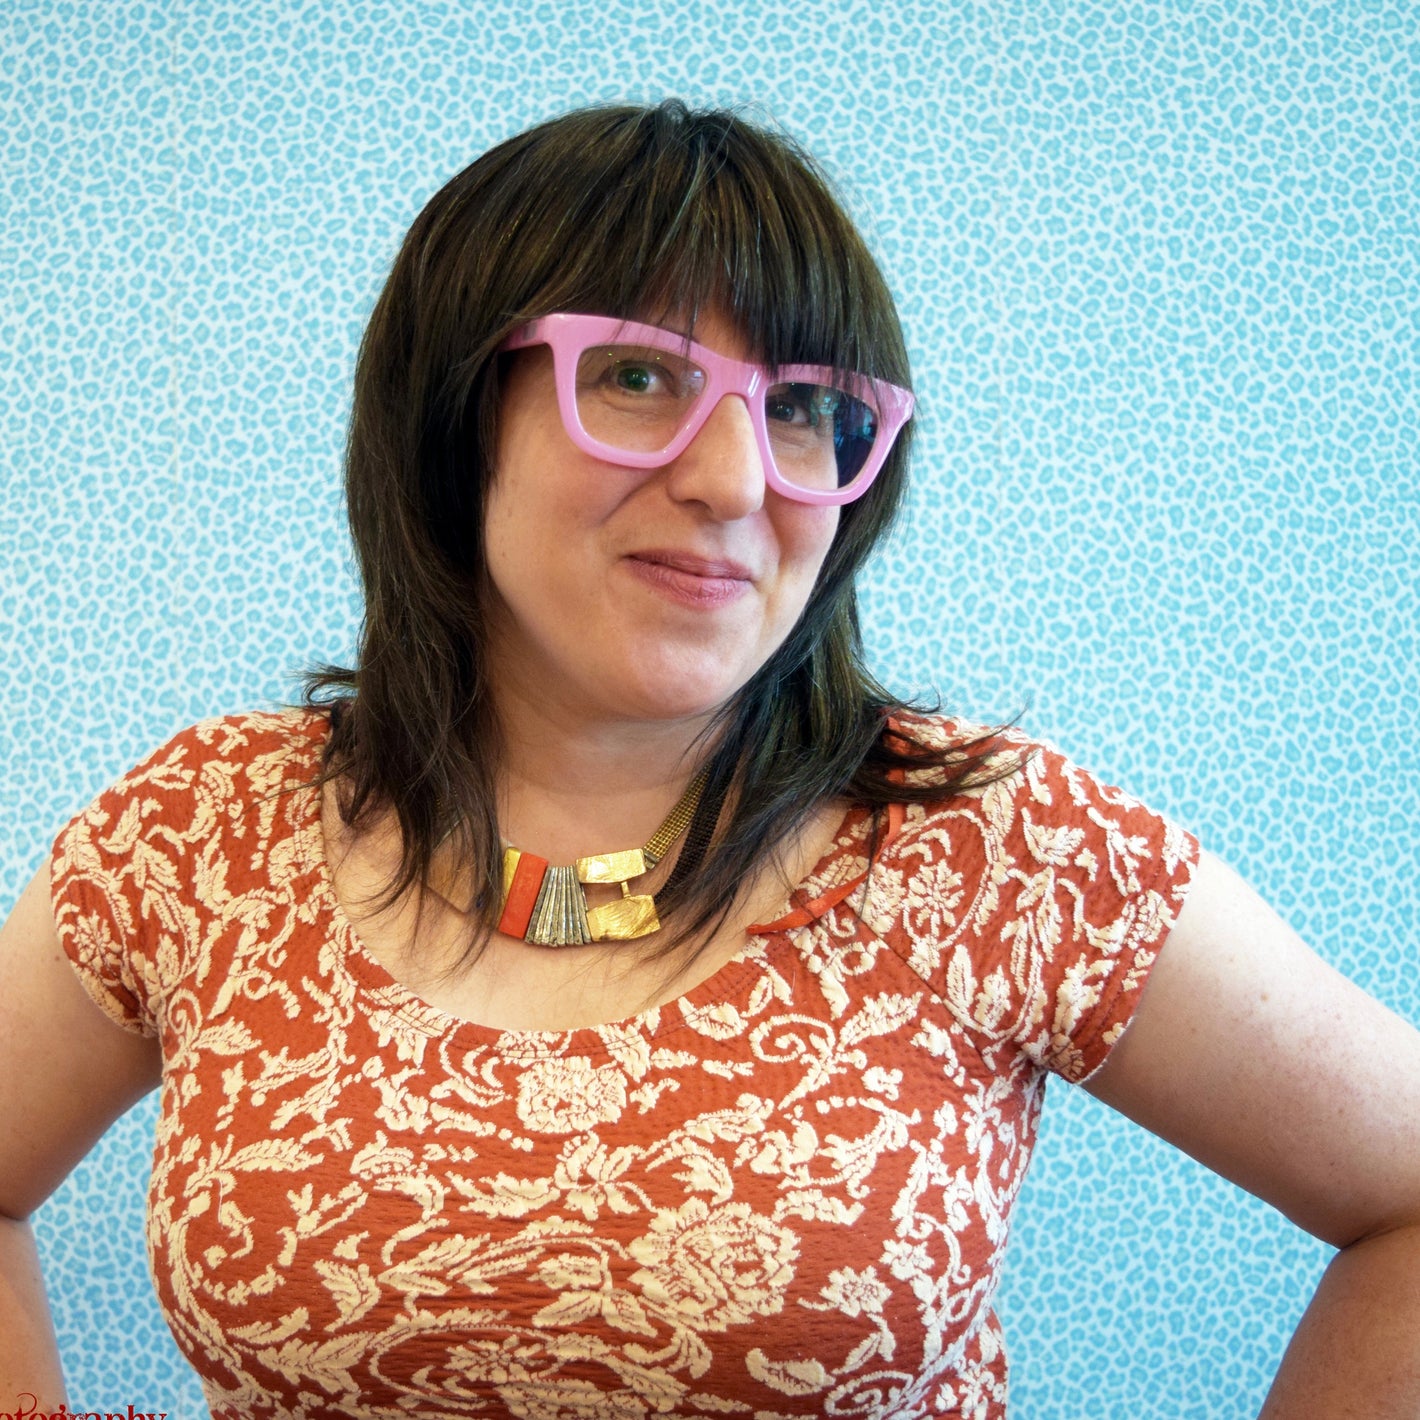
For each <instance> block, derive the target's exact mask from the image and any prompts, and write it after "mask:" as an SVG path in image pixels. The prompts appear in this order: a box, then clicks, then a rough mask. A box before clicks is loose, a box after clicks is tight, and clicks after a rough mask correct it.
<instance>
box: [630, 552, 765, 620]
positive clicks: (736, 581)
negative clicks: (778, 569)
mask: <svg viewBox="0 0 1420 1420" xmlns="http://www.w3.org/2000/svg"><path fill="white" fill-rule="evenodd" d="M626 567H627V570H628V571H629V572H630V573H631V575H632V576H633V577H636V578H637V579H638V580H640V581H641V582H643V583H645V584H646V585H647V586H649V587H652V588H653V589H654V590H656V591H658V592H660V593H662V595H664V596H667V597H670V598H671V600H673V601H677V602H680V603H681V604H682V605H684V606H693V607H706V608H712V607H717V606H724V605H725V604H726V603H728V602H732V601H737V600H738V599H739V598H740V597H742V596H744V595H745V594H746V593H747V592H748V591H749V590H750V588H751V587H752V586H753V585H754V577H753V575H752V574H751V572H750V570H749V568H748V567H745V566H743V565H742V564H741V563H738V562H731V561H728V560H727V559H723V558H714V559H712V558H707V557H700V556H697V555H696V554H694V553H687V552H661V551H651V552H633V553H631V554H630V555H629V556H628V557H627V558H626Z"/></svg>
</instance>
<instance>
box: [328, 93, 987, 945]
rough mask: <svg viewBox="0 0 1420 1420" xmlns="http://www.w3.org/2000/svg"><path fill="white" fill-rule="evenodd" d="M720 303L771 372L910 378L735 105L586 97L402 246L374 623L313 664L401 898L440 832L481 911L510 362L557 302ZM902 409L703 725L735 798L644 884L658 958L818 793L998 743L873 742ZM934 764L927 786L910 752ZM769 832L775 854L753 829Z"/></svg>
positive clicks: (787, 143) (382, 328)
mask: <svg viewBox="0 0 1420 1420" xmlns="http://www.w3.org/2000/svg"><path fill="white" fill-rule="evenodd" d="M712 305H713V306H714V307H715V308H716V309H718V310H720V311H723V312H724V313H726V314H727V315H728V316H729V317H730V318H731V320H732V321H733V322H734V323H735V325H736V326H737V327H738V328H739V330H740V331H741V332H742V334H743V336H744V338H745V340H746V342H747V343H748V345H749V346H750V348H751V350H752V351H753V352H754V354H755V355H756V356H757V358H759V359H761V360H763V361H765V362H766V363H768V364H770V365H775V364H788V363H794V362H804V363H813V364H826V365H832V366H835V367H837V368H839V369H844V370H855V371H861V372H863V373H865V374H869V375H874V376H878V377H880V378H883V379H887V380H890V381H892V382H893V383H894V384H898V385H902V386H908V385H909V384H910V371H909V369H908V362H907V355H906V351H905V348H904V345H903V340H902V332H901V329H900V327H899V324H898V318H897V312H896V308H895V307H894V304H893V301H892V297H891V296H890V294H889V293H888V289H887V286H886V284H885V283H884V281H883V278H882V275H881V273H880V272H879V270H878V268H877V265H876V264H875V262H874V261H873V259H872V257H871V256H870V255H869V253H868V250H867V248H866V247H865V246H864V244H863V241H862V239H861V237H860V236H859V234H858V232H857V231H856V229H855V228H854V226H853V224H852V222H851V221H850V220H849V219H848V217H847V216H846V215H845V213H844V212H843V210H842V208H841V206H840V205H839V203H838V201H837V200H836V199H835V197H834V195H833V193H832V190H831V188H830V185H829V183H828V181H827V180H826V178H825V177H824V175H823V174H822V173H821V172H820V170H819V169H818V167H817V165H816V164H815V163H814V162H813V160H812V159H811V158H809V157H808V156H807V155H806V154H805V153H804V152H802V151H801V150H800V149H799V148H798V147H797V146H796V145H795V144H794V143H793V142H792V141H791V140H790V139H788V138H786V137H784V136H782V135H780V134H771V133H769V132H766V131H765V130H764V129H762V128H760V127H758V126H756V125H754V124H751V123H749V122H747V121H745V119H743V118H742V117H740V116H739V115H737V114H735V113H732V112H725V111H718V110H711V111H694V110H691V109H688V108H686V107H685V106H684V105H683V104H681V103H679V102H675V101H670V102H666V103H662V104H659V105H657V106H655V107H651V108H642V107H605V108H592V109H584V110H579V111H577V112H573V113H570V114H567V115H565V116H563V117H560V118H556V119H553V120H551V121H550V122H547V123H543V124H541V125H539V126H538V127H536V128H532V129H529V130H528V131H527V132H525V133H521V134H518V135H517V136H516V137H513V138H510V139H508V140H507V141H506V142H503V143H501V144H499V145H498V146H497V147H496V148H494V149H492V150H491V151H490V152H488V153H486V154H485V155H484V156H483V157H481V158H479V159H478V160H477V161H476V162H474V163H473V164H472V165H471V166H469V167H468V168H465V169H464V170H463V172H461V173H459V174H458V175H457V176H456V177H454V178H453V179H452V180H451V181H450V182H449V183H447V184H446V185H445V186H444V187H443V188H442V189H441V190H440V191H439V192H438V193H436V194H435V196H434V197H433V198H432V199H431V200H430V202H429V203H428V205H427V206H426V207H425V208H424V210H423V211H422V212H421V213H420V214H419V216H418V217H417V219H416V220H415V222H414V225H413V226H412V228H411V229H410V231H409V234H408V236H407V237H406V238H405V240H404V244H403V246H402V247H401V249H400V252H399V255H398V257H397V258H396V260H395V264H394V269H393V270H392V272H391V273H390V277H389V280H388V282H387V284H386V286H385V288H384V291H383V294H382V295H381V296H380V298H379V301H378V303H377V305H376V307H375V311H374V314H373V316H372V317H371V320H370V324H369V328H368V330H367V331H366V333H365V339H364V342H363V344H362V346H361V350H360V358H359V364H358V368H357V371H356V377H355V399H354V410H353V414H352V418H351V425H350V438H349V449H348V457H347V499H348V504H349V514H350V525H351V531H352V533H353V536H354V541H355V549H356V554H357V557H358V562H359V569H360V575H361V578H362V580H363V584H364V592H365V620H364V626H363V630H362V634H361V641H360V647H359V654H358V660H357V664H356V666H355V667H354V668H345V667H340V666H326V667H324V668H322V669H320V670H318V671H314V672H311V673H310V674H309V675H308V676H307V678H306V701H307V704H310V705H329V704H330V702H331V701H332V700H334V701H335V704H334V705H332V706H331V712H332V719H333V731H332V735H331V738H330V742H329V750H328V755H327V762H326V766H325V774H326V777H327V778H336V777H337V776H338V778H339V782H340V785H341V789H342V797H341V812H342V815H343V816H344V818H345V820H346V822H347V823H350V824H352V825H354V826H356V827H357V828H358V827H360V826H361V825H362V824H364V823H366V822H368V821H369V820H370V818H371V817H372V816H373V815H374V814H376V813H377V812H383V811H386V810H388V809H392V810H393V811H394V813H395V814H396V815H397V817H398V821H399V826H400V830H401V835H402V842H403V857H402V859H401V862H400V864H399V867H398V870H397V872H396V873H395V874H394V876H393V877H392V879H391V881H390V883H389V884H388V889H387V893H386V896H385V899H384V900H386V901H393V900H395V899H396V898H397V897H399V896H400V895H402V894H403V893H405V892H407V891H408V890H410V889H411V888H413V887H416V886H417V885H420V884H422V883H423V882H424V881H425V880H426V877H427V874H428V871H429V866H430V861H431V858H432V855H433V853H434V850H435V849H436V848H437V847H438V845H439V843H440V841H441V840H442V839H443V838H444V837H445V836H446V835H452V836H453V841H454V842H455V844H456V845H457V846H458V848H459V850H460V852H461V854H462V855H463V862H464V864H465V867H466V868H467V869H471V872H472V881H473V883H474V885H475V887H474V896H473V900H472V903H471V904H470V907H471V910H472V912H473V913H474V915H475V919H476V921H477V922H478V923H479V924H480V927H479V930H478V931H477V932H476V933H475V938H474V941H473V942H472V943H471V946H473V947H475V948H476V946H477V945H478V944H480V943H481V942H483V941H486V934H487V931H488V930H491V928H492V925H493V924H494V923H495V922H496V920H497V916H498V910H499V895H500V891H501V887H500V884H501V863H500V858H501V850H500V843H499V834H498V823H497V813H496V794H495V788H496V780H497V772H498V764H499V744H500V739H499V729H498V725H497V723H496V719H495V715H494V711H493V707H492V703H491V698H490V695H489V688H488V684H487V679H486V666H485V660H484V647H483V644H482V640H481V635H480V625H481V616H482V612H481V608H482V607H483V606H485V605H486V604H487V603H486V601H485V598H486V596H487V591H488V589H487V586H486V574H485V566H484V553H483V543H482V527H483V510H484V499H485V495H486V492H487V489H488V485H489V480H490V478H491V477H492V470H493V457H494V450H495V436H496V429H497V419H498V399H499V376H500V364H501V363H502V360H504V359H506V357H500V356H499V355H498V350H499V347H500V345H501V344H502V342H503V341H504V340H505V339H506V337H507V336H508V335H509V333H510V332H512V331H513V330H514V329H515V328H516V327H518V326H519V325H521V324H523V323H524V322H526V321H529V320H533V319H535V318H537V317H538V316H542V315H546V314H548V313H550V312H553V311H588V312H594V313H598V314H605V315H611V316H620V317H627V318H636V317H642V318H644V317H646V316H647V314H648V313H655V312H664V311H676V312H678V313H686V314H688V315H689V316H690V317H691V319H692V320H693V317H694V313H695V311H696V310H697V309H698V308H702V307H704V308H708V307H710V306H712ZM909 442H910V426H909V428H908V429H907V430H905V431H904V433H903V434H902V436H901V437H900V438H899V439H898V441H897V445H896V447H895V448H894V450H893V452H892V454H891V455H890V457H889V458H888V461H887V464H886V466H885V467H884V469H883V470H882V472H881V473H880V475H879V476H878V479H877V481H876V482H875V483H874V484H873V486H872V487H871V488H870V489H869V491H868V493H867V494H866V495H865V496H864V497H863V498H861V499H859V500H858V501H857V502H855V503H851V504H849V505H847V506H846V507H845V508H844V509H843V511H842V515H841V518H840V521H839V527H838V531H837V534H836V537H835V540H834V543H833V546H832V548H831V549H830V551H829V554H828V556H827V558H826V560H825V562H824V565H823V568H822V570H821V573H820V575H819V578H818V581H817V584H816V586H815V588H814V591H813V594H812V596H811V598H810V600H809V603H808V606H807V607H806V609H805V610H804V613H803V615H802V616H801V618H800V619H799V621H798V623H797V625H796V626H795V627H794V629H793V630H792V632H791V633H790V634H789V636H788V638H787V639H786V640H785V642H784V643H783V645H781V646H780V647H779V649H778V650H777V651H776V652H775V653H774V654H773V655H772V656H771V657H770V658H769V660H768V661H767V662H766V663H765V665H764V666H762V667H761V668H760V670H759V671H758V672H757V674H756V675H755V676H754V677H753V678H752V679H751V680H750V681H749V682H748V684H746V685H745V686H744V688H743V689H742V690H741V691H740V692H739V693H738V694H737V695H736V696H735V697H734V698H733V700H732V701H731V702H730V703H729V704H728V705H726V706H725V707H724V708H723V710H722V711H721V713H720V715H719V717H718V719H717V721H716V725H715V727H714V731H715V732H714V734H713V735H712V736H710V737H709V738H707V741H706V744H707V747H708V749H707V754H708V757H707V759H706V765H707V767H708V771H709V786H708V790H707V794H710V793H715V792H722V793H724V794H726V795H727V798H726V803H727V808H726V810H725V814H724V822H723V823H722V824H721V826H720V829H719V832H718V834H717V837H716V840H715V845H714V848H713V850H712V851H711V852H710V853H709V854H707V855H706V857H705V858H704V860H703V862H702V863H701V864H700V865H699V867H698V868H697V869H696V870H694V871H692V872H689V873H687V874H685V875H684V876H682V877H681V878H680V879H679V880H678V881H676V882H674V883H673V884H672V885H671V886H670V887H669V888H668V889H666V890H665V891H664V892H663V893H662V894H661V895H660V896H659V897H658V905H659V906H660V908H661V910H662V911H663V912H664V913H669V914H673V916H674V920H675V923H676V931H675V932H674V933H668V934H666V935H665V940H664V941H662V940H661V939H659V938H658V939H657V947H656V954H660V953H661V952H662V951H668V950H670V949H673V948H674V947H676V946H677V945H679V944H680V943H682V942H684V941H686V940H687V939H689V938H693V937H696V936H698V935H699V934H701V933H702V932H703V931H704V929H705V928H707V927H709V926H710V925H711V924H712V923H715V922H717V921H718V920H720V918H721V916H722V915H723V913H724V911H725V910H726V908H727V905H728V904H730V903H732V902H733V900H734V898H735V896H736V894H737V892H738V891H739V889H740V887H741V886H742V884H744V883H745V882H747V881H749V879H750V877H751V875H752V873H753V872H754V870H755V869H756V868H757V867H758V866H759V865H760V864H761V863H763V862H764V861H765V859H766V858H767V857H769V856H771V855H772V852H773V845H776V844H779V843H782V842H784V841H785V840H786V839H787V838H788V836H789V835H791V834H792V833H793V831H794V830H795V828H796V827H797V826H798V825H799V824H801V823H802V822H803V820H804V818H805V816H806V815H807V814H808V813H809V812H810V811H811V810H812V809H813V808H814V807H815V806H816V805H817V804H819V803H821V802H823V801H824V800H825V799H828V798H833V797H840V796H842V797H848V798H851V799H854V800H857V801H859V802H864V803H867V804H869V805H875V806H880V805H883V804H885V803H887V802H891V801H894V800H896V801H903V800H907V801H913V800H919V801H920V800H927V799H931V798H940V797H942V796H943V795H945V794H947V793H949V792H951V791H952V790H953V789H954V788H957V787H961V786H962V785H964V784H966V783H967V782H968V781H973V782H975V781H979V780H980V779H981V778H982V777H983V775H985V776H987V777H994V775H992V773H991V769H990V765H991V762H992V761H991V754H992V746H991V742H990V740H989V739H982V740H976V741H972V742H970V743H967V744H960V745H956V746H953V747H951V748H950V749H948V750H945V751H944V750H942V749H941V748H937V749H932V748H928V747H926V746H921V745H916V744H913V743H911V742H902V741H897V742H895V743H889V742H887V741H885V739H884V735H883V727H884V721H885V718H886V717H887V716H888V715H889V714H890V713H891V712H893V711H894V710H898V709H901V708H903V707H902V706H901V704H900V703H899V702H898V701H896V700H894V699H893V697H891V696H890V695H889V694H887V692H886V691H884V690H883V689H882V688H881V687H880V686H879V685H878V684H877V683H876V681H875V680H874V679H873V678H872V677H871V676H870V675H869V674H868V672H867V670H866V668H865V666H864V664H863V647H862V641H861V637H860V634H859V625H858V612H857V602H856V597H855V592H854V577H855V574H856V573H857V571H858V569H859V568H860V567H861V566H862V565H863V562H864V561H865V559H866V558H867V556H868V554H869V553H870V552H871V551H872V549H873V547H874V546H875V545H876V544H877V542H878V540H879V539H880V538H881V537H882V535H883V533H884V532H885V531H886V529H887V527H888V525H889V523H890V522H891V520H892V518H893V515H894V514H895V512H896V510H897V508H898V505H899V502H900V501H901V498H902V493H903V485H904V479H905V475H906V468H907V458H908V446H909ZM922 769H929V770H935V771H937V772H935V773H932V774H929V775H928V776H927V778H929V779H930V780H931V784H930V786H929V785H927V784H924V783H923V782H922V776H921V775H919V774H915V773H914V774H912V775H911V776H910V781H911V782H910V783H905V782H904V781H903V779H902V777H901V776H902V773H903V771H905V770H922ZM766 845H768V846H766Z"/></svg>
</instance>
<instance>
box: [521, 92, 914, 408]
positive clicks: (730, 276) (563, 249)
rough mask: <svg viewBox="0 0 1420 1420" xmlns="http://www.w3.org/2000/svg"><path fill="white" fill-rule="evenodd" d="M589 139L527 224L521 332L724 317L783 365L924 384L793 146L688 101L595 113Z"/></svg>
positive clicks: (848, 235) (863, 261)
mask: <svg viewBox="0 0 1420 1420" xmlns="http://www.w3.org/2000/svg"><path fill="white" fill-rule="evenodd" d="M576 129H577V131H576V132H575V133H568V134H567V135H566V137H567V139H568V140H571V141H567V142H566V143H565V146H562V145H559V147H560V148H561V151H560V152H558V153H557V154H556V161H555V164H547V159H548V157H550V156H552V155H548V154H544V155H543V163H544V164H545V165H546V166H555V172H547V173H546V176H547V177H549V178H552V177H555V179H556V180H555V181H546V182H544V183H543V184H541V186H540V189H539V196H540V199H541V200H540V201H539V202H538V206H537V210H535V211H529V210H526V209H525V210H524V211H523V212H522V213H520V214H519V218H520V220H519V221H518V223H517V226H518V228H519V229H520V238H521V261H522V263H525V264H526V275H527V280H526V282H525V283H519V284H522V285H523V290H522V291H521V292H520V293H519V295H520V296H521V300H519V301H518V308H517V310H516V311H515V312H514V313H512V315H511V318H510V324H515V323H518V322H521V321H523V320H529V319H532V318H535V317H537V316H540V315H546V314H549V313H551V312H552V311H556V310H578V311H589V312H594V313H596V314H600V315H610V316H619V317H623V318H625V319H628V320H633V319H641V320H652V321H663V320H667V319H669V318H671V317H674V318H675V319H676V320H677V321H678V322H680V323H684V324H685V325H686V326H687V327H689V328H693V326H694V324H695V320H696V317H697V315H698V313H699V312H700V311H701V310H705V309H715V310H718V311H720V312H722V313H723V314H724V315H725V316H726V317H727V318H728V319H729V320H730V321H731V322H732V323H733V324H734V325H735V326H736V328H737V329H739V330H740V332H741V333H742V334H743V336H744V338H745V341H746V343H747V344H748V346H749V348H750V353H751V354H752V355H753V356H754V357H755V358H756V359H759V360H762V361H763V362H764V363H765V364H767V365H769V366H771V367H774V366H778V365H786V364H816V365H828V366H831V367H833V368H834V369H837V370H841V371H844V372H858V373H863V374H870V375H876V376H879V377H881V378H884V379H888V380H891V381H892V382H893V383H895V384H902V385H907V384H908V383H909V373H908V370H907V365H906V358H905V355H904V353H903V344H902V337H901V332H900V329H899V327H898V324H897V318H896V311H895V308H894V305H893V302H892V298H891V295H890V293H889V292H888V291H887V288H886V286H885V284H884V283H883V280H882V277H881V275H880V274H879V272H878V270H877V266H876V264H875V263H874V262H873V260H872V257H871V255H870V254H869V253H868V251H867V249H866V247H865V246H864V245H863V242H862V240H861V238H860V237H859V236H858V233H857V231H856V230H855V229H854V227H853V226H852V224H851V222H849V220H848V219H847V217H846V216H845V214H844V213H843V211H842V209H841V207H840V206H839V204H838V201H837V200H836V198H835V196H834V193H833V189H832V186H831V184H830V183H829V182H828V180H827V178H826V177H825V176H824V174H823V173H822V172H821V171H820V170H819V168H818V167H817V165H816V164H815V163H814V162H813V160H812V159H811V158H809V156H808V155H807V154H805V153H804V152H803V151H802V150H800V149H799V148H798V146H797V145H796V144H794V143H793V142H792V141H791V140H789V139H788V138H786V137H784V136H783V135H779V134H776V135H774V137H773V139H772V140H770V141H767V139H766V136H765V135H764V134H762V133H761V132H760V131H759V130H758V129H757V128H755V127H754V126H753V125H751V124H748V123H746V122H744V121H742V120H741V119H739V118H738V117H737V116H736V115H735V114H734V113H732V112H724V111H716V112H710V113H699V112H694V111H692V110H689V109H687V108H686V107H685V106H684V105H683V104H680V103H678V102H674V101H672V102H668V103H665V104H661V105H659V106H658V107H656V108H654V109H649V110H648V109H625V108H608V109H597V110H592V111H590V112H588V113H583V114H580V115H578V116H577V121H576ZM593 129H595V130H596V131H590V130H593ZM508 255H509V256H512V257H513V259H514V261H515V262H516V261H518V260H519V258H518V256H517V255H515V254H514V252H513V251H511V250H510V251H509V252H508ZM520 264H521V263H520Z"/></svg>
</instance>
